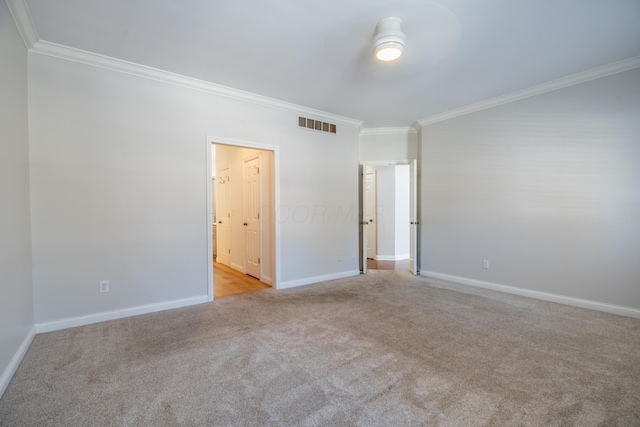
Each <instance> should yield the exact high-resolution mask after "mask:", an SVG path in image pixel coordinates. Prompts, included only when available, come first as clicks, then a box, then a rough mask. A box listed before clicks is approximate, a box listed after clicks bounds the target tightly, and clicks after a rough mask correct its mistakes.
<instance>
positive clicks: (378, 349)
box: [0, 271, 640, 426]
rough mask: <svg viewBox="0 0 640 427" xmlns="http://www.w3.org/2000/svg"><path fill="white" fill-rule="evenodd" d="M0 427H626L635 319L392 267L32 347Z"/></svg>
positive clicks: (633, 405) (639, 345)
mask: <svg viewBox="0 0 640 427" xmlns="http://www.w3.org/2000/svg"><path fill="white" fill-rule="evenodd" d="M0 425H2V426H171V425H185V426H211V425H237V426H257V425H271V426H280V425H308V426H314V425H326V426H341V425H354V426H376V425H378V426H405V425H406V426H417V425H434V426H519V425H524V426H547V425H549V426H573V425H575V426H601V425H602V426H605V425H606V426H638V425H640V320H638V319H631V318H625V317H619V316H614V315H610V314H605V313H600V312H595V311H589V310H584V309H580V308H574V307H567V306H563V305H559V304H553V303H547V302H542V301H536V300H532V299H527V298H522V297H517V296H512V295H506V294H500V293H496V292H492V291H484V290H478V289H473V288H466V287H462V286H457V285H448V284H445V283H444V282H436V281H434V280H428V279H425V278H423V277H413V276H411V275H410V274H409V273H407V272H393V271H371V272H369V274H367V275H366V276H359V277H354V278H351V279H344V280H337V281H332V282H326V283H321V284H317V285H312V286H307V287H303V288H299V289H294V290H289V291H274V290H265V291H260V292H255V293H251V294H245V295H239V296H232V297H227V298H222V299H219V300H217V301H215V302H214V303H212V304H203V305H199V306H195V307H188V308H183V309H176V310H171V311H165V312H162V313H154V314H149V315H144V316H138V317H133V318H128V319H122V320H116V321H111V322H105V323H100V324H95V325H89V326H84V327H79V328H74V329H68V330H64V331H57V332H51V333H47V334H42V335H38V336H36V338H35V340H34V342H33V344H32V346H31V348H30V349H29V351H28V353H27V355H26V356H25V358H24V360H23V362H22V364H21V365H20V367H19V369H18V371H17V372H16V375H15V376H14V378H13V380H12V382H11V384H10V385H9V387H8V388H7V391H6V393H5V394H4V396H3V397H2V399H1V400H0Z"/></svg>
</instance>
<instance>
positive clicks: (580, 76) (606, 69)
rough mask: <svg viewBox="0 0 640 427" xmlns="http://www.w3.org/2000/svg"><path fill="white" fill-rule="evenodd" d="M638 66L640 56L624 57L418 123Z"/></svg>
mask: <svg viewBox="0 0 640 427" xmlns="http://www.w3.org/2000/svg"><path fill="white" fill-rule="evenodd" d="M638 67H640V56H635V57H633V58H628V59H624V60H622V61H618V62H614V63H611V64H608V65H603V66H601V67H597V68H593V69H591V70H587V71H583V72H581V73H577V74H573V75H570V76H567V77H562V78H560V79H556V80H552V81H550V82H547V83H543V84H540V85H537V86H532V87H530V88H527V89H522V90H518V91H515V92H511V93H508V94H506V95H501V96H497V97H495V98H491V99H487V100H484V101H480V102H476V103H475V104H471V105H465V106H464V107H460V108H455V109H453V110H450V111H446V112H444V113H440V114H435V115H433V116H429V117H425V118H424V119H421V120H418V124H419V125H420V126H423V127H424V126H427V125H430V124H433V123H437V122H442V121H444V120H449V119H452V118H454V117H459V116H464V115H466V114H469V113H475V112H477V111H482V110H487V109H489V108H493V107H497V106H499V105H503V104H508V103H510V102H514V101H519V100H521V99H525V98H530V97H532V96H536V95H540V94H543V93H546V92H551V91H554V90H558V89H562V88H565V87H569V86H573V85H577V84H580V83H584V82H588V81H590V80H595V79H599V78H601V77H606V76H610V75H612V74H617V73H622V72H623V71H628V70H632V69H634V68H638Z"/></svg>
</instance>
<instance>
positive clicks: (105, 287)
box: [100, 280, 109, 294]
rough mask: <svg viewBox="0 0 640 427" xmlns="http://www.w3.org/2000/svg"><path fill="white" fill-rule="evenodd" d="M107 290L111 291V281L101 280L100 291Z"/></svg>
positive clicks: (102, 292)
mask: <svg viewBox="0 0 640 427" xmlns="http://www.w3.org/2000/svg"><path fill="white" fill-rule="evenodd" d="M105 292H109V281H108V280H100V293H101V294H104V293H105Z"/></svg>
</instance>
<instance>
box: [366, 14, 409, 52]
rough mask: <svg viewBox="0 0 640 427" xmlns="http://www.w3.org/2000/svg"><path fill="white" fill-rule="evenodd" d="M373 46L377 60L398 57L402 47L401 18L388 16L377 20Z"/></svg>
mask: <svg viewBox="0 0 640 427" xmlns="http://www.w3.org/2000/svg"><path fill="white" fill-rule="evenodd" d="M373 46H374V50H375V54H376V58H378V59H379V60H381V61H393V60H395V59H398V58H399V57H400V55H402V51H403V49H404V33H403V32H402V20H401V19H400V18H397V17H389V18H384V19H382V20H381V21H380V22H378V25H377V26H376V35H375V36H374V38H373Z"/></svg>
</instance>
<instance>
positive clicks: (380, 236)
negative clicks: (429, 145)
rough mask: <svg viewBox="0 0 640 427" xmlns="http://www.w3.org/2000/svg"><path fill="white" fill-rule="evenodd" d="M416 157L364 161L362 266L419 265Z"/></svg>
mask: <svg viewBox="0 0 640 427" xmlns="http://www.w3.org/2000/svg"><path fill="white" fill-rule="evenodd" d="M416 163H417V162H416V161H415V160H413V161H405V162H395V161H390V162H367V163H366V164H365V163H363V164H361V165H360V177H361V181H360V206H361V213H362V217H361V221H360V249H361V251H360V252H361V254H360V270H361V273H366V272H367V270H368V269H373V270H410V271H411V272H412V273H413V274H417V273H418V266H417V249H418V248H417V245H416V242H417V225H418V221H417V204H416V196H417V190H416V182H417V180H416V177H415V175H416V173H417V171H416Z"/></svg>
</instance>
